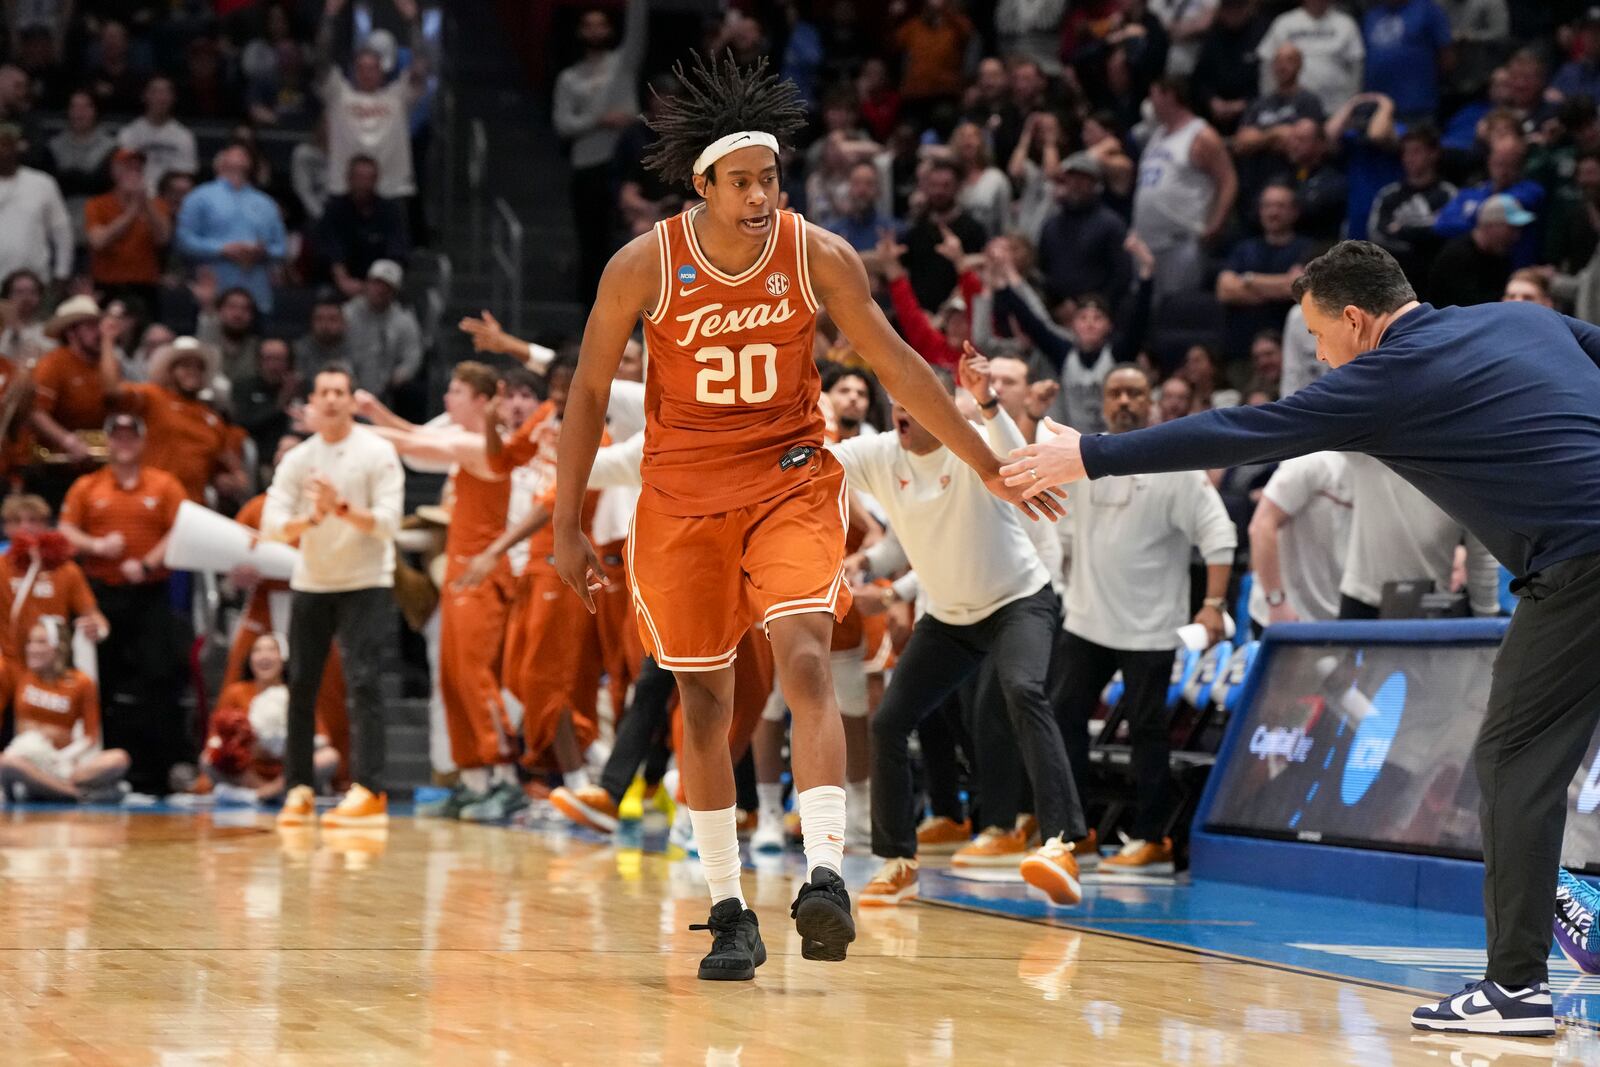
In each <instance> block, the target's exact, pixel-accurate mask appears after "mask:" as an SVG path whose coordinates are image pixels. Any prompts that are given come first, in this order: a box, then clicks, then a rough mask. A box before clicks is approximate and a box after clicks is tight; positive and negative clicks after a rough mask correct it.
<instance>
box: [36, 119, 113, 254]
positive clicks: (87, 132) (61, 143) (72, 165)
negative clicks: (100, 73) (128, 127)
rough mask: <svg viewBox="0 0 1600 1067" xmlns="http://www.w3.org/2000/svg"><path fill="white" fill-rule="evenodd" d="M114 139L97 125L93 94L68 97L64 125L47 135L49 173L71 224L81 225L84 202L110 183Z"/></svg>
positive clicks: (107, 187)
mask: <svg viewBox="0 0 1600 1067" xmlns="http://www.w3.org/2000/svg"><path fill="white" fill-rule="evenodd" d="M116 147H117V141H116V138H114V137H112V136H111V134H110V133H108V132H107V131H106V130H105V128H104V127H102V126H101V125H100V114H99V112H98V111H97V110H96V108H95V106H94V97H93V96H91V95H90V94H89V93H87V92H84V91H83V90H79V91H78V92H75V93H73V94H72V97H71V98H70V99H69V100H68V101H67V127H66V129H64V130H62V131H61V132H60V133H58V134H56V135H55V136H54V137H52V138H50V143H49V146H48V148H49V151H48V153H47V155H48V159H49V170H50V173H51V174H53V175H55V179H56V184H57V185H58V186H60V188H61V195H62V197H63V198H65V200H66V204H67V214H68V215H70V216H71V217H72V221H73V224H74V225H75V226H77V227H78V228H79V231H80V233H79V236H80V237H81V236H82V234H81V230H82V226H83V205H84V204H85V203H86V202H87V201H88V200H89V198H90V197H91V196H97V195H98V194H100V193H103V192H105V191H106V190H107V189H109V188H110V187H111V182H112V179H111V170H110V163H111V153H112V152H114V151H115V150H116Z"/></svg>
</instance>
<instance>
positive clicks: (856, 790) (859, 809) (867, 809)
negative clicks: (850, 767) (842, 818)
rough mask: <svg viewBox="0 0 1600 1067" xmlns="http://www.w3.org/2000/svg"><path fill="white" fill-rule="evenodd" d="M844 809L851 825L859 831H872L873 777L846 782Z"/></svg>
mask: <svg viewBox="0 0 1600 1067" xmlns="http://www.w3.org/2000/svg"><path fill="white" fill-rule="evenodd" d="M844 810H845V811H846V812H848V813H849V814H848V819H849V825H850V827H851V828H852V829H854V830H855V831H857V832H858V833H868V834H870V833H871V832H872V779H871V778H863V779H861V781H859V782H846V783H845V784H844Z"/></svg>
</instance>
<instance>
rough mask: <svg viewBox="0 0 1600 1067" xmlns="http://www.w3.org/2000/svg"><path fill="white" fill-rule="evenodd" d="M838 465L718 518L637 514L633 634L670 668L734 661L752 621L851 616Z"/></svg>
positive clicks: (631, 558)
mask: <svg viewBox="0 0 1600 1067" xmlns="http://www.w3.org/2000/svg"><path fill="white" fill-rule="evenodd" d="M849 507H850V505H849V500H848V497H847V496H846V493H845V486H844V468H843V467H841V466H840V465H839V461H838V460H836V459H834V458H833V456H831V455H829V454H828V453H826V452H824V453H823V454H822V462H821V463H819V464H817V466H816V473H815V474H813V475H812V476H811V477H810V478H808V479H807V480H806V481H805V482H803V483H801V484H800V485H799V486H797V487H796V488H795V489H793V490H791V491H789V492H787V493H785V494H783V495H782V496H777V497H774V498H773V499H771V500H763V501H762V502H760V503H758V504H751V505H749V506H747V507H743V508H739V509H737V510H735V511H726V512H723V513H721V514H719V515H700V516H694V517H689V518H686V517H681V516H676V515H664V514H662V513H660V512H658V511H654V510H651V509H650V507H649V505H648V497H646V499H644V500H641V501H640V502H639V507H638V509H637V510H636V511H635V512H634V517H633V531H632V533H631V534H630V535H629V537H628V573H629V577H630V580H631V582H632V585H633V600H634V607H635V608H636V609H637V612H638V616H639V635H640V637H641V638H642V639H643V641H644V644H645V648H646V649H647V650H648V651H649V653H650V654H651V655H652V656H653V657H655V661H656V662H657V663H659V664H660V665H661V666H662V667H665V668H666V669H667V670H669V671H718V670H722V669H724V668H726V667H730V666H732V665H733V662H734V660H735V659H736V658H737V656H738V645H739V639H740V638H741V637H743V636H744V632H745V631H746V630H748V629H749V628H750V626H751V625H752V624H759V625H761V626H763V627H764V626H766V625H767V624H768V623H770V622H772V621H773V620H774V619H781V618H784V617H785V616H789V615H803V614H809V613H812V612H826V613H828V614H830V615H832V616H833V617H834V619H835V620H840V619H843V618H844V616H845V613H846V612H848V611H849V610H850V586H849V585H848V584H846V582H845V578H844V538H845V530H846V528H847V527H848V526H849Z"/></svg>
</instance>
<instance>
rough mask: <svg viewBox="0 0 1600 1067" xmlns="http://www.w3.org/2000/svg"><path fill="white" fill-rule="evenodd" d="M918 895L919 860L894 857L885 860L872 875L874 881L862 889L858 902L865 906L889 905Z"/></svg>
mask: <svg viewBox="0 0 1600 1067" xmlns="http://www.w3.org/2000/svg"><path fill="white" fill-rule="evenodd" d="M916 895H917V861H916V860H908V859H893V860H887V861H885V863H884V865H883V866H882V867H880V868H878V873H877V874H875V875H873V876H872V881H870V882H868V883H867V884H866V888H864V889H862V890H861V896H860V897H858V898H857V900H856V903H858V904H860V905H861V906H862V907H863V908H875V907H887V906H891V905H894V904H898V903H900V902H901V901H902V900H910V899H911V898H912V897H914V896H916Z"/></svg>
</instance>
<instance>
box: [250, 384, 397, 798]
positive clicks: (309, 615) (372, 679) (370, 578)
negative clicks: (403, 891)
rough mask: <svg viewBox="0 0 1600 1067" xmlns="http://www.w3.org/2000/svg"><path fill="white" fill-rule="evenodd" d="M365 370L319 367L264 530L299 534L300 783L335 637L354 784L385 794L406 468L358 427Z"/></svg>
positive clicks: (292, 742) (291, 760)
mask: <svg viewBox="0 0 1600 1067" xmlns="http://www.w3.org/2000/svg"><path fill="white" fill-rule="evenodd" d="M355 410H356V402H355V375H354V374H353V373H352V371H351V370H350V368H349V367H348V366H342V365H340V364H336V363H330V364H328V365H327V366H325V367H323V368H322V370H320V371H318V372H317V376H316V379H315V384H314V386H313V388H312V391H311V399H310V401H309V403H308V405H307V414H308V416H309V421H311V422H312V423H313V424H314V425H315V427H316V433H315V434H314V435H313V436H311V437H309V438H307V439H306V440H305V441H302V442H301V443H300V444H299V445H296V446H295V447H294V448H293V449H292V450H291V451H290V452H289V454H288V455H286V456H285V457H284V459H283V462H282V463H280V464H278V469H277V470H276V471H275V472H274V473H273V476H272V487H271V488H270V489H268V490H267V504H266V508H265V510H264V511H263V514H262V517H261V529H262V533H263V534H264V535H265V536H267V537H269V538H273V539H275V540H280V541H293V540H295V539H296V538H299V540H300V561H299V562H298V563H297V564H296V565H295V569H294V574H293V575H292V576H291V577H290V579H289V588H290V590H291V591H292V593H293V597H292V600H291V606H290V611H289V662H290V663H291V664H293V668H292V674H291V675H290V679H289V736H288V741H287V745H286V751H285V759H284V762H285V774H286V777H287V785H288V787H289V788H290V789H293V788H294V787H295V786H301V785H305V786H310V785H312V784H313V779H312V743H313V740H314V736H315V733H316V703H317V691H318V690H319V689H320V688H321V686H322V668H323V665H324V664H325V663H326V662H327V659H328V649H329V648H330V647H331V646H332V644H333V641H334V639H335V638H337V639H338V641H339V651H340V653H341V655H342V657H343V663H344V673H345V684H346V687H347V689H348V690H349V694H350V725H351V746H352V748H353V749H354V753H353V759H352V761H351V772H350V773H351V779H352V780H353V782H354V783H355V784H356V785H360V786H363V787H365V788H366V789H367V790H368V791H370V792H371V793H373V794H375V795H379V796H381V795H382V794H383V791H384V789H383V771H384V756H385V747H384V724H383V708H382V702H383V698H382V695H381V693H380V692H379V689H378V662H379V658H380V656H381V654H382V651H383V646H384V643H385V640H386V637H387V635H388V634H389V632H390V627H389V625H388V623H389V613H390V611H391V610H392V609H391V607H390V601H391V597H392V593H391V590H392V589H393V587H394V534H395V530H396V529H398V528H399V526H400V512H401V508H402V506H403V503H404V496H405V475H404V473H403V472H402V471H401V468H400V458H399V456H398V455H396V454H395V450H394V446H393V445H391V444H390V443H389V442H387V441H385V440H384V439H383V438H381V437H379V436H378V435H377V434H375V433H373V432H372V431H371V430H369V429H366V428H365V427H362V426H357V425H356V424H355Z"/></svg>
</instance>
